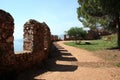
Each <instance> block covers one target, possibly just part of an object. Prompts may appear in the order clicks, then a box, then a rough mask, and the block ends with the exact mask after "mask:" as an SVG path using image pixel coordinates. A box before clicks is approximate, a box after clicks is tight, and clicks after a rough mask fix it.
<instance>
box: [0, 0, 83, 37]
mask: <svg viewBox="0 0 120 80" xmlns="http://www.w3.org/2000/svg"><path fill="white" fill-rule="evenodd" d="M77 7H78V3H77V0H1V1H0V9H3V10H5V11H7V12H9V13H10V14H11V15H12V16H13V18H14V23H15V30H14V37H15V39H18V38H23V25H24V23H25V22H26V21H28V20H29V19H35V20H37V21H39V22H46V23H47V25H48V26H49V27H50V30H51V33H52V34H54V35H61V34H64V31H66V30H68V29H69V28H70V27H75V26H79V27H82V24H81V23H80V21H78V19H77V12H76V11H77Z"/></svg>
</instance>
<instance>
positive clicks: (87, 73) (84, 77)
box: [34, 41, 120, 80]
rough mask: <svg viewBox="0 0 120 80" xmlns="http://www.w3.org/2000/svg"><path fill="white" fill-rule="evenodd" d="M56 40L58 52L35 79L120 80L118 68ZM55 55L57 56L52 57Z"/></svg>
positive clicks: (91, 54) (89, 53)
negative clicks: (44, 70)
mask: <svg viewBox="0 0 120 80" xmlns="http://www.w3.org/2000/svg"><path fill="white" fill-rule="evenodd" d="M63 42H64V41H61V42H57V44H55V45H56V47H57V48H58V50H59V52H56V51H54V52H53V53H55V54H54V55H53V56H52V58H51V59H49V60H48V62H47V64H46V67H47V71H46V72H44V73H43V74H37V75H36V76H35V77H34V79H35V80H120V73H119V72H120V69H119V68H117V67H114V66H113V65H112V64H110V63H107V62H106V61H104V60H102V59H101V58H99V57H96V56H94V55H93V53H91V52H88V51H86V50H82V49H78V48H74V47H70V46H67V45H64V44H63ZM54 56H57V57H54Z"/></svg>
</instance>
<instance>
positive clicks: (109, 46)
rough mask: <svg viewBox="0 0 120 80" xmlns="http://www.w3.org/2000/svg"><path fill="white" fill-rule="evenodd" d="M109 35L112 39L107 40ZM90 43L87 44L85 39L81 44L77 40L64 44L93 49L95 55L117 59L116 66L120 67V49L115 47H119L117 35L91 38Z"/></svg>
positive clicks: (110, 59) (112, 60)
mask: <svg viewBox="0 0 120 80" xmlns="http://www.w3.org/2000/svg"><path fill="white" fill-rule="evenodd" d="M109 37H111V38H110V40H106V39H108V38H109ZM90 43H91V44H85V40H83V41H81V43H80V44H76V43H75V41H73V42H65V43H64V44H66V45H69V46H74V47H78V48H81V49H86V50H88V51H92V52H93V54H94V55H95V56H98V57H100V58H102V59H104V60H105V61H110V62H114V61H115V62H116V63H115V66H117V67H120V50H118V49H114V48H117V35H110V36H104V37H102V39H100V40H90Z"/></svg>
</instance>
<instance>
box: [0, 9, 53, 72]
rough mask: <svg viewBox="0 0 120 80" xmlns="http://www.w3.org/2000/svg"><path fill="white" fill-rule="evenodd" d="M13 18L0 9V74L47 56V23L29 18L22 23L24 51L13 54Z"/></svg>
mask: <svg viewBox="0 0 120 80" xmlns="http://www.w3.org/2000/svg"><path fill="white" fill-rule="evenodd" d="M13 33H14V20H13V18H12V16H11V15H10V14H9V13H7V12H5V11H3V10H0V74H2V73H5V72H8V71H12V70H18V71H19V70H24V69H27V68H31V67H32V66H35V65H37V64H40V63H41V62H42V61H43V60H44V59H46V57H47V56H48V52H49V48H50V45H51V44H50V43H51V33H50V29H49V28H48V26H47V24H45V23H40V22H38V21H36V20H33V19H30V20H29V21H28V22H26V23H25V24H24V51H21V52H20V53H19V54H14V47H13V46H14V44H13V42H14V37H13Z"/></svg>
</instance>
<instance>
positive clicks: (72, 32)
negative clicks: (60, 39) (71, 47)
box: [67, 27, 86, 39]
mask: <svg viewBox="0 0 120 80" xmlns="http://www.w3.org/2000/svg"><path fill="white" fill-rule="evenodd" d="M67 35H68V36H71V37H72V38H74V39H83V38H85V36H86V31H85V30H83V28H79V27H71V28H70V29H69V30H68V31H67Z"/></svg>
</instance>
